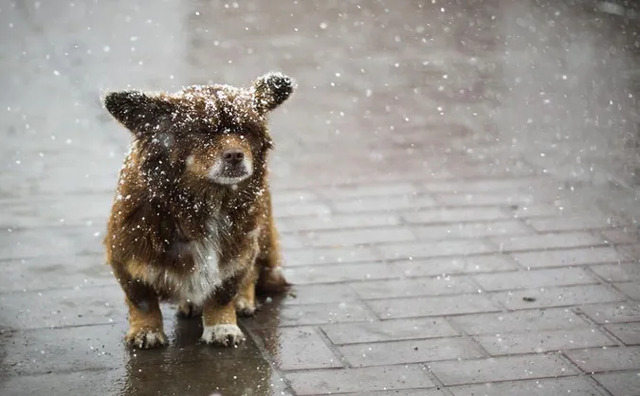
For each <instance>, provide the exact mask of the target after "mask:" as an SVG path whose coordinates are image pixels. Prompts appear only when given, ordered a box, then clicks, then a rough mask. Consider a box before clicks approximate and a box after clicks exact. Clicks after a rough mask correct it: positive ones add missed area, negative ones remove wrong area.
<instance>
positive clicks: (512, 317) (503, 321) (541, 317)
mask: <svg viewBox="0 0 640 396" xmlns="http://www.w3.org/2000/svg"><path fill="white" fill-rule="evenodd" d="M448 320H449V321H450V322H451V323H452V324H453V325H454V326H455V328H458V329H462V330H463V331H465V332H466V333H468V334H505V333H525V332H532V333H536V332H539V331H544V330H566V329H575V328H581V327H585V326H587V325H588V323H587V322H586V321H585V320H583V319H582V318H581V317H580V316H578V315H576V314H575V313H574V312H573V311H571V310H569V309H565V308H549V309H532V310H525V311H513V312H499V313H487V314H473V315H459V316H452V317H450V318H448Z"/></svg>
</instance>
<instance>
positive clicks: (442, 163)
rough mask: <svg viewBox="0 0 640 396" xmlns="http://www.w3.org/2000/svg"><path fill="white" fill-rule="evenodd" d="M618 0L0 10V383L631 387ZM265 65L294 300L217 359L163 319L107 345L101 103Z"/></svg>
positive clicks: (581, 390)
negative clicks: (288, 87)
mask: <svg viewBox="0 0 640 396" xmlns="http://www.w3.org/2000/svg"><path fill="white" fill-rule="evenodd" d="M614 3H615V2H612V3H607V4H609V6H606V7H604V8H603V7H602V6H601V7H600V11H595V10H594V6H595V3H594V2H590V1H575V2H572V1H565V2H555V1H528V0H527V1H519V2H511V1H507V0H491V1H440V0H434V1H429V2H391V1H388V2H375V3H374V2H366V3H364V2H363V3H357V2H345V1H330V2H316V3H312V2H297V1H281V2H257V1H252V2H237V3H235V2H230V3H224V2H216V1H203V0H200V1H191V2H184V1H183V2H180V1H153V2H151V1H148V2H125V1H113V2H95V1H94V2H44V1H43V2H35V3H29V4H25V3H23V2H16V3H15V4H13V3H10V2H3V3H1V4H0V37H1V40H2V46H1V47H0V48H1V49H0V67H1V70H2V73H0V81H1V84H2V91H1V92H0V112H2V118H1V119H0V127H1V128H2V131H3V132H2V144H1V145H0V158H2V167H3V168H2V169H3V172H2V173H1V174H0V208H1V210H0V267H1V270H2V276H0V394H3V395H4V394H6V395H22V394H73V395H75V394H91V395H100V394H105V395H106V394H126V395H138V394H140V395H172V394H176V395H183V394H188V395H191V394H193V395H210V394H222V395H278V394H299V395H306V394H325V393H333V394H341V393H350V394H378V395H387V394H403V395H456V396H457V395H483V394H488V395H559V394H566V393H569V392H571V394H578V395H616V396H617V395H638V394H640V391H639V389H640V267H639V265H638V259H639V258H640V243H639V242H638V234H637V219H638V216H639V215H640V205H638V202H637V196H638V195H637V192H638V184H639V181H640V178H639V177H638V174H637V172H638V164H639V162H638V146H639V145H640V141H639V140H640V139H639V133H640V117H639V114H638V113H639V110H638V109H639V108H640V106H638V100H637V97H638V95H640V92H638V89H639V88H640V84H639V83H638V81H639V80H640V78H639V76H640V73H639V72H638V71H639V70H640V55H639V53H640V44H639V42H640V41H639V40H640V38H639V37H640V36H638V32H637V26H638V21H637V20H634V19H628V18H627V19H625V18H624V17H621V16H619V15H615V12H614V14H610V13H605V12H602V10H603V9H604V10H605V11H606V10H609V11H611V10H614V11H615V10H617V8H615V4H614ZM607 7H609V8H607ZM612 7H613V8H612ZM630 15H631V14H630ZM634 29H635V30H634ZM270 70H279V71H283V72H285V73H286V74H288V75H290V76H292V77H294V78H295V79H296V81H297V83H298V89H297V91H296V93H295V94H294V96H293V97H292V98H291V99H290V100H289V101H288V102H287V103H286V104H285V105H284V106H282V108H281V109H279V110H278V111H277V112H276V114H274V115H273V117H272V120H271V125H272V134H273V136H274V140H275V144H276V150H275V152H274V153H273V156H272V158H271V159H272V162H271V164H272V166H271V168H272V180H273V183H272V187H273V196H274V201H275V202H274V205H275V214H276V217H277V223H278V227H279V230H280V232H281V234H282V235H281V236H282V238H281V240H282V247H283V255H284V258H285V266H286V270H285V271H286V275H287V277H288V278H289V280H290V281H292V282H293V283H295V288H294V290H293V292H292V293H291V294H289V295H286V296H275V297H269V298H266V299H263V301H262V309H261V310H260V311H259V313H258V314H257V316H256V317H255V318H251V319H246V320H243V321H242V322H241V327H243V329H244V330H245V332H246V333H247V334H248V335H249V339H248V341H247V343H246V344H244V345H242V346H240V347H238V348H235V349H221V348H213V347H205V346H203V345H197V344H196V340H197V338H198V336H199V332H200V331H201V326H200V324H199V322H198V321H197V320H186V321H185V320H178V319H176V318H175V315H174V312H175V311H174V309H173V308H172V307H170V306H166V307H164V312H165V329H166V331H167V335H168V336H169V338H170V345H169V346H168V347H167V348H164V349H162V350H153V351H136V350H129V349H127V348H126V347H125V346H124V343H123V342H122V337H123V335H124V332H125V330H126V312H125V309H124V307H125V306H124V304H123V295H122V292H121V290H120V289H119V287H118V286H117V284H116V282H115V280H114V279H113V276H112V275H111V274H110V272H109V268H108V267H107V266H105V265H103V250H102V247H101V245H100V241H101V239H102V236H103V233H104V230H105V222H106V218H107V215H108V211H109V209H110V203H111V199H112V194H113V189H114V186H115V182H116V177H117V171H118V170H119V168H120V166H121V162H122V159H123V157H124V153H125V151H126V149H127V145H128V142H129V137H128V135H127V133H126V131H125V130H124V129H123V128H121V127H118V126H117V125H116V124H115V122H113V121H112V120H111V119H110V118H109V117H108V115H107V113H106V111H104V110H103V109H102V107H101V103H100V95H101V94H103V93H104V92H106V91H108V90H111V89H123V88H127V87H129V86H130V87H133V88H138V89H149V90H158V89H164V90H177V89H179V88H180V87H181V86H183V85H185V84H191V83H207V82H215V83H221V82H224V83H229V84H232V85H243V84H248V83H249V82H250V81H251V80H252V79H253V78H255V77H257V76H259V75H261V74H263V73H265V72H267V71H270Z"/></svg>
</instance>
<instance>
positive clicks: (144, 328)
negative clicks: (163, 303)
mask: <svg viewBox="0 0 640 396" xmlns="http://www.w3.org/2000/svg"><path fill="white" fill-rule="evenodd" d="M111 267H112V268H113V273H114V275H115V276H116V279H118V282H119V283H120V286H122V290H123V291H124V294H125V301H126V303H127V306H128V307H129V331H127V334H126V336H125V338H124V339H125V341H126V342H127V344H129V345H131V346H134V347H137V348H140V349H147V348H156V347H160V346H163V345H165V344H166V343H167V336H166V335H165V334H164V331H163V329H162V311H160V304H159V303H158V295H157V293H156V292H155V290H154V289H153V288H152V287H151V286H150V285H148V284H146V283H144V282H143V281H142V280H141V279H138V278H134V277H133V276H132V275H131V274H130V272H129V271H127V270H126V269H125V265H123V264H122V263H119V262H115V263H112V264H111ZM129 267H130V268H131V267H134V268H135V267H136V265H135V263H130V265H129Z"/></svg>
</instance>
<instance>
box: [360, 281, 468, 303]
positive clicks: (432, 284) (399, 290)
mask: <svg viewBox="0 0 640 396" xmlns="http://www.w3.org/2000/svg"><path fill="white" fill-rule="evenodd" d="M351 287H352V288H353V289H354V290H355V291H356V292H357V293H358V295H360V297H362V298H364V299H375V298H393V297H409V296H436V295H441V294H464V293H473V292H476V291H477V290H478V288H477V286H475V284H474V283H473V282H471V280H469V279H468V278H466V277H461V276H455V277H451V276H443V277H437V278H417V279H416V278H405V279H398V280H381V281H368V282H358V283H352V284H351Z"/></svg>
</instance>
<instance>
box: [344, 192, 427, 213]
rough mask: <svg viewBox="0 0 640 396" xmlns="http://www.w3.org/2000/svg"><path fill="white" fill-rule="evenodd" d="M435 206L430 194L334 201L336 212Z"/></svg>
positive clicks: (392, 210) (384, 210) (383, 211)
mask: <svg viewBox="0 0 640 396" xmlns="http://www.w3.org/2000/svg"><path fill="white" fill-rule="evenodd" d="M433 206H435V201H434V200H433V198H431V197H430V196H428V195H413V194H409V195H399V196H390V197H365V198H358V199H355V198H354V199H349V200H344V201H334V202H333V207H334V208H335V209H336V212H342V213H363V212H380V213H385V212H396V211H398V210H401V209H419V208H429V207H433Z"/></svg>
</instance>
